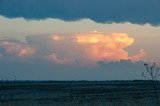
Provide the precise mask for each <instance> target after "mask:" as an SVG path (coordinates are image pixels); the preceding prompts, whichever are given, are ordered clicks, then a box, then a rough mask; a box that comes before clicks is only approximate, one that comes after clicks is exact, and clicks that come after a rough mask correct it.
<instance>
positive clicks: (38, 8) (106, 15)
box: [0, 0, 160, 25]
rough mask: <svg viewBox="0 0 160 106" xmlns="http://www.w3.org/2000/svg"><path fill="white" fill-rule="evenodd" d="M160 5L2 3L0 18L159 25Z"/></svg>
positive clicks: (121, 0) (136, 1)
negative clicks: (80, 20)
mask: <svg viewBox="0 0 160 106" xmlns="http://www.w3.org/2000/svg"><path fill="white" fill-rule="evenodd" d="M159 4H160V0H0V15H3V16H6V17H10V18H16V17H24V18H25V19H45V18H59V19H63V20H65V21H73V20H78V19H83V18H89V19H92V20H94V21H96V22H100V23H104V22H117V23H121V22H131V23H137V24H145V23H150V24H152V25H159V24H160V11H159V10H160V5H159Z"/></svg>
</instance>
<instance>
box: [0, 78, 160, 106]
mask: <svg viewBox="0 0 160 106" xmlns="http://www.w3.org/2000/svg"><path fill="white" fill-rule="evenodd" d="M153 83H154V84H155V88H156V92H155V90H154V89H153ZM157 95H158V98H157ZM159 98H160V82H152V81H137V80H136V81H1V82H0V106H22V105H23V106H46V105H47V106H48V105H49V106H160V105H159V101H160V99H159Z"/></svg>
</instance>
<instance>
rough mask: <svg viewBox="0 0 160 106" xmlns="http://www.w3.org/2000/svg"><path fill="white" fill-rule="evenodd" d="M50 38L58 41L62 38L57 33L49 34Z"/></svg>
mask: <svg viewBox="0 0 160 106" xmlns="http://www.w3.org/2000/svg"><path fill="white" fill-rule="evenodd" d="M51 38H52V39H53V41H60V40H61V39H62V38H61V37H60V36H58V35H53V36H51Z"/></svg>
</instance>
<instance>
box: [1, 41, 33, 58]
mask: <svg viewBox="0 0 160 106" xmlns="http://www.w3.org/2000/svg"><path fill="white" fill-rule="evenodd" d="M0 46H1V47H3V48H4V49H5V50H6V51H7V52H8V53H11V54H15V55H17V56H19V57H26V56H30V55H32V54H33V53H34V49H32V48H31V47H28V46H26V45H24V44H21V43H15V42H9V41H2V42H0Z"/></svg>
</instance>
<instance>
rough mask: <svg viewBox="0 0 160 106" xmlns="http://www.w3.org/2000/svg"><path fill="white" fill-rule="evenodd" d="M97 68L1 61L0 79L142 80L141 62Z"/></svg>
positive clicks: (111, 64)
mask: <svg viewBox="0 0 160 106" xmlns="http://www.w3.org/2000/svg"><path fill="white" fill-rule="evenodd" d="M100 64H101V63H99V67H96V68H95V67H76V66H67V65H62V64H61V65H55V64H53V63H50V62H48V61H44V60H39V59H37V60H32V61H14V62H10V61H2V60H0V66H1V71H0V78H1V79H3V80H6V79H14V76H16V78H17V79H18V80H134V79H143V77H142V76H141V73H142V71H144V70H145V68H144V66H143V63H142V62H136V63H132V62H131V61H126V60H124V61H120V62H110V63H105V62H104V63H103V65H100ZM128 65H129V66H128Z"/></svg>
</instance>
